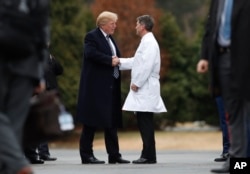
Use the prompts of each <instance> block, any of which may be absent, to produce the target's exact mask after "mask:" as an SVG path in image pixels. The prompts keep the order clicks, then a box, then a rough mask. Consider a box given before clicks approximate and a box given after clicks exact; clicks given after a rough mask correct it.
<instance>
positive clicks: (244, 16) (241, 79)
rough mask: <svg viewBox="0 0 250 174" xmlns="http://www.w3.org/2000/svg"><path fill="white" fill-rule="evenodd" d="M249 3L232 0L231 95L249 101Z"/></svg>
mask: <svg viewBox="0 0 250 174" xmlns="http://www.w3.org/2000/svg"><path fill="white" fill-rule="evenodd" d="M249 17H250V1H249V0H240V1H239V0H234V8H233V14H232V44H231V47H232V51H231V55H232V57H231V63H232V81H231V88H232V94H233V97H234V98H235V99H242V100H248V101H250V78H249V76H250V21H249Z"/></svg>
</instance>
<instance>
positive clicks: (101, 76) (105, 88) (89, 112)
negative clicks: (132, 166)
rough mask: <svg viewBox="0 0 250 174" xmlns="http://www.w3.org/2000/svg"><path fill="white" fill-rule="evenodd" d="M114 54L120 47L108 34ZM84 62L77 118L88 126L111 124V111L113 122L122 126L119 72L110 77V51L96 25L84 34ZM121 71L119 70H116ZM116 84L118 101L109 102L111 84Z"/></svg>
mask: <svg viewBox="0 0 250 174" xmlns="http://www.w3.org/2000/svg"><path fill="white" fill-rule="evenodd" d="M111 40H112V41H113V43H114V45H115V47H116V53H117V56H118V57H120V52H119V49H118V48H117V45H116V44H115V42H114V40H113V38H112V37H111ZM84 44H85V46H84V55H83V66H82V72H81V79H80V88H79V95H78V103H77V119H78V120H79V121H81V122H82V123H84V124H86V125H88V126H94V127H105V128H108V127H112V126H114V125H112V124H113V123H112V113H114V114H115V117H116V119H117V123H116V126H121V117H122V112H121V91H120V83H121V80H120V76H119V79H118V80H115V79H114V77H113V71H114V68H113V67H112V52H111V49H110V47H109V45H108V42H107V40H106V38H105V37H104V35H103V34H102V32H101V30H100V29H99V28H96V29H94V30H92V31H90V32H89V33H87V35H86V36H85V40H84ZM119 73H120V72H119ZM115 81H116V83H117V84H116V86H117V90H116V91H117V94H115V95H116V96H117V101H115V103H117V105H118V106H119V107H115V108H114V107H113V106H112V102H113V101H112V95H113V91H114V89H113V88H114V84H115Z"/></svg>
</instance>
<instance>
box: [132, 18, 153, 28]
mask: <svg viewBox="0 0 250 174" xmlns="http://www.w3.org/2000/svg"><path fill="white" fill-rule="evenodd" d="M136 20H137V21H138V22H139V23H140V24H143V25H144V26H145V29H146V30H147V31H152V29H153V27H154V19H153V18H152V17H151V16H150V15H142V16H139V17H137V19H136Z"/></svg>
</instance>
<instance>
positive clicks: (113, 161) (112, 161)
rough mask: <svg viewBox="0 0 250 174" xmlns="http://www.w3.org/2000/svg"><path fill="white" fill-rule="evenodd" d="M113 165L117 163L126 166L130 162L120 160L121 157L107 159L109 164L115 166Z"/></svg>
mask: <svg viewBox="0 0 250 174" xmlns="http://www.w3.org/2000/svg"><path fill="white" fill-rule="evenodd" d="M115 163H119V164H128V163H130V161H128V160H125V159H122V157H118V158H109V164H115Z"/></svg>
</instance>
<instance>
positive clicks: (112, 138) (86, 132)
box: [80, 125, 121, 159]
mask: <svg viewBox="0 0 250 174" xmlns="http://www.w3.org/2000/svg"><path fill="white" fill-rule="evenodd" d="M96 130H97V129H96V128H95V127H91V126H87V125H84V127H83V129H82V134H81V138H80V156H81V159H83V158H89V157H91V156H94V153H93V141H94V136H95V132H96ZM104 139H105V146H106V150H107V153H108V155H109V158H117V157H121V154H120V153H119V144H118V136H117V128H105V129H104Z"/></svg>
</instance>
